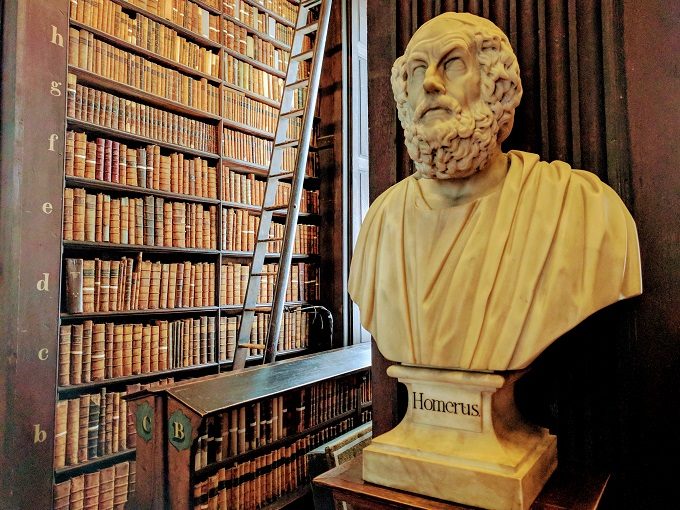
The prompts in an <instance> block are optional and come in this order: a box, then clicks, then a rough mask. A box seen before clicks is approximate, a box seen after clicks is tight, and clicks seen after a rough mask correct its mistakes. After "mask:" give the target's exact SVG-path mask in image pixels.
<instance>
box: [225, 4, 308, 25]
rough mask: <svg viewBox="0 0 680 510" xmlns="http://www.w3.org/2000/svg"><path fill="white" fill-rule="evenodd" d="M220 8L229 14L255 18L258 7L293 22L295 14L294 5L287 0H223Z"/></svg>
mask: <svg viewBox="0 0 680 510" xmlns="http://www.w3.org/2000/svg"><path fill="white" fill-rule="evenodd" d="M222 8H223V10H224V13H225V14H228V15H230V16H234V17H238V18H239V19H242V18H243V17H251V18H255V17H256V16H257V12H258V9H264V10H265V12H267V13H273V14H277V15H278V16H280V17H281V18H283V19H285V20H287V21H289V22H290V23H293V22H294V21H295V15H296V14H297V11H296V9H295V8H296V6H295V5H294V4H291V3H290V2H288V1H287V0H223V2H222Z"/></svg>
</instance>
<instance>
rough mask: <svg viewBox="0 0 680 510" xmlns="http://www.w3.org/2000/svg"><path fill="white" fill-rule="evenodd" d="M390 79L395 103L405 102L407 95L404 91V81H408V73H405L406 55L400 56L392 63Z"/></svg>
mask: <svg viewBox="0 0 680 510" xmlns="http://www.w3.org/2000/svg"><path fill="white" fill-rule="evenodd" d="M390 79H391V83H392V93H393V94H394V99H395V100H396V101H397V102H399V101H403V100H405V99H406V97H407V94H408V92H407V90H406V80H407V79H408V73H407V71H406V55H402V56H401V57H399V58H397V60H395V61H394V64H392V76H391V78H390Z"/></svg>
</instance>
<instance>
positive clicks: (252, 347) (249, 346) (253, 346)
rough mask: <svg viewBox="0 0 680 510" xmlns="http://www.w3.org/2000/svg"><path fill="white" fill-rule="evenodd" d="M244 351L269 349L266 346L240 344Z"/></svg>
mask: <svg viewBox="0 0 680 510" xmlns="http://www.w3.org/2000/svg"><path fill="white" fill-rule="evenodd" d="M238 346H239V347H241V348H242V349H264V348H265V347H267V346H266V345H264V344H238Z"/></svg>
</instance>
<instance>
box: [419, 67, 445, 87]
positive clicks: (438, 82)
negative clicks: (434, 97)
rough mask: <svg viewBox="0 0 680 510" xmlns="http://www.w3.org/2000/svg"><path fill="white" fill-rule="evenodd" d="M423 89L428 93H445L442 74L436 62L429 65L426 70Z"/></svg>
mask: <svg viewBox="0 0 680 510" xmlns="http://www.w3.org/2000/svg"><path fill="white" fill-rule="evenodd" d="M423 89H425V92H427V93H428V94H443V93H444V92H445V91H446V87H444V82H443V80H442V77H441V74H440V73H439V70H438V69H437V66H436V65H434V64H432V65H430V66H428V68H427V71H425V79H424V80H423Z"/></svg>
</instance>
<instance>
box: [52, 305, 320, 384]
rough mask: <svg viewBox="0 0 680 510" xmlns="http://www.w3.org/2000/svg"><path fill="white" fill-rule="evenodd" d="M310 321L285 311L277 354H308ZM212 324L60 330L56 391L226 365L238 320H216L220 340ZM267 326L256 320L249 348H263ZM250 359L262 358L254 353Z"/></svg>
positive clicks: (196, 320) (204, 320)
mask: <svg viewBox="0 0 680 510" xmlns="http://www.w3.org/2000/svg"><path fill="white" fill-rule="evenodd" d="M314 319H315V312H314V310H304V309H302V308H301V307H298V308H295V309H292V310H286V311H284V313H283V320H282V325H281V333H280V338H279V344H278V352H286V351H293V350H298V349H305V348H307V347H308V346H309V343H310V336H311V327H312V322H313V321H314ZM216 320H217V318H216V317H215V316H207V315H201V316H198V317H189V318H182V319H176V320H152V321H150V322H146V323H141V322H137V323H129V322H122V323H117V322H98V321H96V322H95V321H92V320H84V321H82V322H80V323H77V324H64V325H62V326H60V330H59V365H58V385H59V387H60V388H67V387H77V386H83V385H84V386H87V385H88V384H89V383H97V382H102V381H111V382H116V381H117V380H121V379H123V378H129V377H130V376H135V375H144V374H153V373H160V372H165V371H168V370H173V369H176V368H188V367H199V366H201V365H209V364H212V363H215V362H216V360H219V361H220V362H226V361H231V360H232V359H233V357H234V350H235V346H236V334H237V332H238V325H239V321H240V317H238V316H231V317H226V316H222V317H220V318H219V336H218V335H217V331H216V328H215V325H216ZM269 322H270V315H269V314H268V313H263V312H260V313H256V314H255V320H254V321H253V326H252V331H251V337H250V339H251V342H253V343H264V341H265V339H266V334H267V330H268V328H269ZM251 354H252V355H254V356H255V355H260V354H262V352H261V351H259V350H256V349H253V350H252V352H251ZM125 380H129V379H125Z"/></svg>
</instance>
